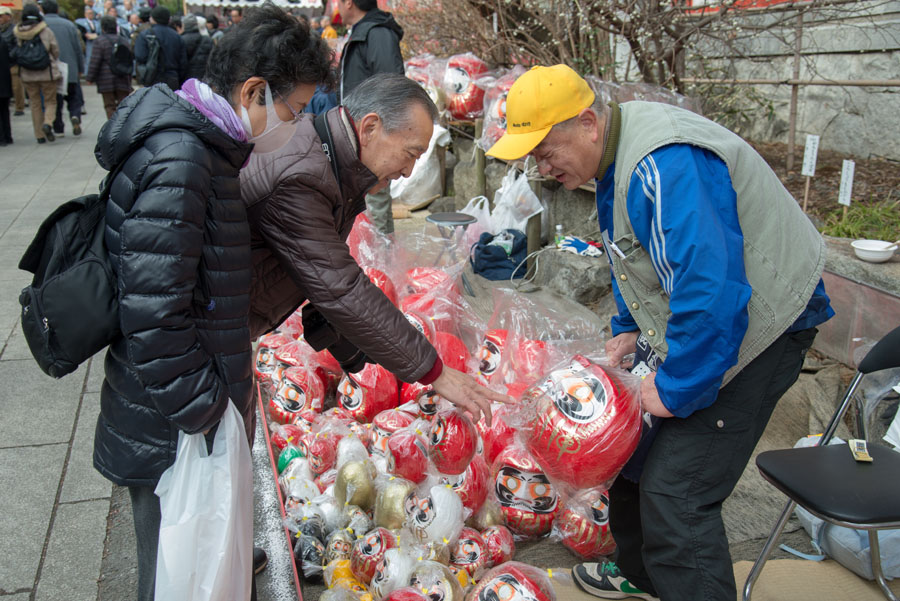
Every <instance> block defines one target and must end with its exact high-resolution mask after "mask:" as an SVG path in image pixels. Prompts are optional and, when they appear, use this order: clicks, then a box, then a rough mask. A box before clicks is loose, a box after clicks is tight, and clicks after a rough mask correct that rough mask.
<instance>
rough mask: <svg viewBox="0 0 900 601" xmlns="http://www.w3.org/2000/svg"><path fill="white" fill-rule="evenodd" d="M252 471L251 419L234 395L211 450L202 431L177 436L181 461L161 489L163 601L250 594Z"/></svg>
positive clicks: (237, 598)
mask: <svg viewBox="0 0 900 601" xmlns="http://www.w3.org/2000/svg"><path fill="white" fill-rule="evenodd" d="M252 469H253V468H252V465H251V459H250V447H249V444H248V443H247V435H246V433H245V430H244V423H243V420H242V419H241V415H240V413H239V412H238V410H237V408H236V407H235V406H234V403H233V402H231V401H229V402H228V408H227V409H226V410H225V415H224V416H223V417H222V421H221V422H220V423H219V428H218V430H217V431H216V437H215V442H214V443H213V450H212V454H211V455H210V454H208V453H207V451H206V441H205V439H204V437H203V435H202V434H185V433H184V432H180V433H179V434H178V451H177V453H176V456H175V463H174V464H173V465H172V466H171V467H169V469H167V470H166V471H165V472H164V473H163V475H162V477H161V478H160V480H159V484H158V485H157V487H156V495H157V496H158V497H159V504H160V510H161V512H162V520H161V522H160V528H159V550H158V552H157V556H156V598H157V599H166V600H168V599H173V600H174V599H178V601H247V600H248V599H250V586H251V580H250V579H251V578H252V572H253V471H252Z"/></svg>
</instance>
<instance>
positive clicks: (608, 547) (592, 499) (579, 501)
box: [554, 489, 616, 560]
mask: <svg viewBox="0 0 900 601" xmlns="http://www.w3.org/2000/svg"><path fill="white" fill-rule="evenodd" d="M554 538H557V539H558V540H560V541H561V542H562V544H563V545H565V546H566V547H567V548H568V549H570V550H571V551H572V552H573V553H575V554H576V555H578V556H579V557H581V558H582V559H587V560H596V559H599V558H601V557H604V556H606V555H610V554H611V553H612V552H613V551H615V550H616V542H615V540H613V536H612V532H611V531H610V529H609V493H608V492H607V491H606V490H597V489H591V490H583V491H579V492H578V493H577V494H576V495H575V496H574V497H572V498H570V499H567V500H566V501H565V503H564V508H563V511H562V513H560V515H559V517H558V518H557V520H556V524H555V525H554Z"/></svg>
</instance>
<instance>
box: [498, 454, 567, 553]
mask: <svg viewBox="0 0 900 601" xmlns="http://www.w3.org/2000/svg"><path fill="white" fill-rule="evenodd" d="M492 478H493V486H494V494H495V495H496V496H497V501H498V502H499V503H500V511H502V512H503V515H504V517H505V518H506V524H507V526H509V529H510V530H512V531H513V532H514V533H516V534H519V535H521V536H543V535H544V534H547V533H548V532H550V528H551V527H552V526H553V520H554V519H556V516H557V515H559V511H560V506H559V495H558V493H557V492H556V489H555V488H553V485H551V484H550V480H548V479H547V476H546V474H544V472H543V471H542V470H541V466H540V465H538V463H537V461H535V460H534V457H532V456H531V455H530V454H529V453H528V451H527V450H525V449H524V448H522V446H521V445H514V446H511V447H509V448H507V449H506V450H505V451H503V452H502V453H500V455H498V456H497V459H496V460H495V461H494V466H493V470H492Z"/></svg>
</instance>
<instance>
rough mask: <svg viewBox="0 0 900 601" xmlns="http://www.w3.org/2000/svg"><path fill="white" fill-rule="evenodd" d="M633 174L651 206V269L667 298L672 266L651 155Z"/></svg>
mask: <svg viewBox="0 0 900 601" xmlns="http://www.w3.org/2000/svg"><path fill="white" fill-rule="evenodd" d="M635 174H636V175H637V176H638V177H639V178H640V179H641V181H642V182H643V189H644V195H645V196H646V197H647V199H648V200H649V201H650V202H651V203H652V204H653V206H654V210H655V213H656V218H655V219H654V220H653V224H652V225H653V227H652V228H651V232H650V235H651V237H650V259H651V261H652V262H653V268H654V269H655V270H656V275H657V277H659V282H660V284H661V285H662V287H663V290H665V291H666V294H668V295H669V296H671V295H672V284H673V280H674V277H675V276H674V272H673V270H672V266H671V265H670V264H669V261H668V259H667V258H666V235H665V232H663V230H662V195H661V194H660V191H661V186H660V185H657V184H658V182H659V180H660V175H659V170H658V169H657V167H656V162H655V161H654V160H653V157H652V156H651V155H647V157H646V158H645V159H644V160H643V161H641V162H640V164H639V165H638V168H637V170H635Z"/></svg>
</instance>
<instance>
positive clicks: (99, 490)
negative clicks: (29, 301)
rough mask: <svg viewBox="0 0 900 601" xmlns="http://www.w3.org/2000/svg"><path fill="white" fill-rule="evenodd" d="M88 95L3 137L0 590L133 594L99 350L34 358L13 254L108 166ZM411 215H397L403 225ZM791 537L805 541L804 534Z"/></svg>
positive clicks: (272, 585)
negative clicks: (41, 125) (60, 119)
mask: <svg viewBox="0 0 900 601" xmlns="http://www.w3.org/2000/svg"><path fill="white" fill-rule="evenodd" d="M85 96H86V101H87V110H88V115H86V116H85V118H84V124H83V127H84V133H83V134H82V135H81V136H80V137H74V136H72V135H71V131H69V132H67V135H66V137H64V138H61V139H59V140H58V141H56V142H54V143H48V144H43V145H38V144H36V143H35V140H34V138H33V133H32V128H31V120H30V113H29V114H26V115H25V116H20V117H13V136H14V138H15V140H16V143H15V144H14V145H12V146H8V147H5V148H0V415H2V419H0V483H2V486H0V507H2V508H3V510H2V511H0V533H2V535H0V557H2V560H0V601H53V600H65V601H95V600H99V599H108V600H113V601H128V600H129V599H133V598H134V590H135V560H134V535H133V530H132V529H131V528H132V526H131V515H130V507H129V501H128V496H127V493H126V492H125V491H123V490H122V489H118V488H115V487H113V486H112V485H111V484H110V483H109V482H108V481H107V480H105V479H103V478H102V477H101V476H100V475H99V474H97V472H96V471H95V470H94V469H93V467H92V465H91V452H92V445H93V432H94V425H95V422H96V417H97V413H98V411H99V389H100V388H99V387H100V383H101V381H102V367H101V364H100V361H98V359H97V358H95V359H94V360H92V361H91V362H89V363H87V364H85V365H83V366H82V367H81V368H80V369H79V370H78V371H76V372H75V373H73V374H70V375H69V376H66V377H65V378H63V379H62V380H58V381H55V380H52V379H50V378H49V377H47V376H45V375H44V374H43V373H41V372H40V371H39V369H38V368H37V366H36V365H35V363H34V362H33V360H32V359H31V357H30V354H29V351H28V349H27V347H26V346H25V343H24V340H23V339H22V336H21V333H20V330H19V327H18V321H19V305H18V302H17V297H18V293H19V291H20V289H21V288H22V287H23V286H25V285H26V284H27V282H28V277H27V274H25V273H24V272H21V271H19V270H18V269H17V268H16V265H17V263H18V260H19V257H20V256H21V254H22V252H23V250H24V248H25V246H26V245H27V244H28V242H29V241H30V240H31V238H32V236H33V235H34V232H35V230H36V229H37V227H38V225H39V224H40V222H41V221H42V220H43V219H44V217H46V215H47V214H48V213H49V212H50V211H51V210H52V209H54V208H55V207H56V206H58V205H59V204H60V203H61V202H64V201H66V200H68V199H70V198H72V197H75V196H79V195H82V194H85V193H89V192H93V191H95V190H96V189H97V186H98V184H99V182H100V181H101V179H102V178H103V176H104V174H105V172H104V171H103V170H102V169H100V167H98V166H97V164H96V161H95V160H94V156H93V149H94V144H95V141H96V138H97V134H98V132H99V130H100V127H101V125H102V124H103V122H104V121H105V119H104V113H103V108H102V103H101V101H100V98H99V96H98V95H97V94H96V92H95V91H94V90H93V89H85ZM67 129H69V130H71V128H70V127H69V128H67ZM405 225H406V224H402V225H401V224H400V223H399V222H398V229H400V228H401V227H403V226H405ZM254 460H255V463H256V477H257V480H256V491H257V508H256V538H257V543H258V544H262V546H264V547H265V548H267V549H268V550H269V553H270V556H271V559H272V562H271V564H270V567H269V569H268V570H267V571H266V572H265V573H264V574H263V575H262V576H261V577H260V578H258V579H257V583H258V585H259V589H260V594H259V598H260V601H275V600H278V601H281V600H287V599H292V598H295V597H294V596H293V593H292V591H291V590H290V587H291V586H292V584H291V578H290V567H289V566H290V564H289V562H290V556H289V555H288V553H287V550H286V549H285V548H284V546H283V543H282V540H283V539H281V538H280V537H281V532H280V530H279V528H278V519H279V518H278V515H277V513H276V510H275V504H274V496H273V495H274V493H273V489H272V486H271V483H270V481H267V479H270V478H271V471H270V470H269V469H268V466H267V464H266V461H267V458H266V457H265V455H264V446H263V443H262V442H261V437H260V436H257V444H256V445H255V447H254ZM788 543H789V544H792V545H795V546H798V547H799V546H802V544H803V540H802V538H800V537H797V538H796V539H794V537H792V538H791V539H789V540H788ZM760 546H761V543H760V541H749V542H747V543H744V544H742V545H735V546H733V548H732V551H733V555H734V559H735V560H738V559H752V558H753V557H755V555H756V553H757V552H758V549H759V548H760ZM520 558H521V559H525V560H527V561H531V562H533V563H535V564H537V565H547V566H551V567H558V566H560V565H561V564H564V563H565V564H568V563H570V562H571V561H572V558H571V556H569V555H568V554H567V553H566V552H564V551H562V548H561V547H560V546H559V545H550V544H543V543H541V544H538V545H534V546H532V547H531V549H523V552H522V554H521V556H520ZM315 590H316V589H315V588H311V589H310V590H309V591H308V592H310V593H313V591H315ZM315 597H316V595H315V594H314V593H313V594H308V595H307V597H306V598H307V599H308V600H314V599H315Z"/></svg>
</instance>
